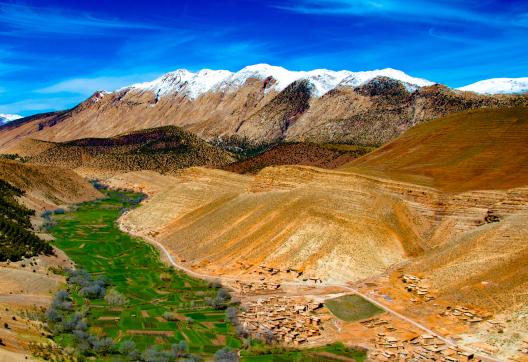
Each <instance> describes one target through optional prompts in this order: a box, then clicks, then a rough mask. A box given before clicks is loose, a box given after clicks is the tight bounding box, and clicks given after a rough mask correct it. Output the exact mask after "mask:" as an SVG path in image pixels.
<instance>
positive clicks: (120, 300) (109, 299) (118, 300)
mask: <svg viewBox="0 0 528 362" xmlns="http://www.w3.org/2000/svg"><path fill="white" fill-rule="evenodd" d="M104 298H105V301H106V303H107V304H108V305H112V306H122V305H125V304H127V303H128V299H127V298H126V297H125V296H124V295H123V294H121V293H119V292H118V291H117V290H115V289H110V290H109V291H108V292H107V293H106V295H105V297H104Z"/></svg>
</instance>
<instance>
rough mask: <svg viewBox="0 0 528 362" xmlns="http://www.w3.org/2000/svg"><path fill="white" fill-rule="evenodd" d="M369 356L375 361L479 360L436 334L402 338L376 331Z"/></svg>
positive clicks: (457, 361) (463, 361) (465, 361)
mask: <svg viewBox="0 0 528 362" xmlns="http://www.w3.org/2000/svg"><path fill="white" fill-rule="evenodd" d="M375 348H376V349H375V350H374V351H373V352H372V353H371V355H370V356H371V358H372V359H373V360H375V361H446V362H467V361H475V362H476V361H480V360H479V359H478V358H476V357H475V355H474V354H473V353H471V352H467V351H464V350H462V349H460V348H458V347H456V346H449V345H447V344H446V343H445V342H444V341H442V340H440V339H439V338H437V337H436V336H432V335H428V334H424V335H421V336H416V337H414V338H412V339H407V340H402V339H399V338H397V337H394V336H390V335H386V334H385V333H382V332H380V333H378V336H377V338H376V342H375Z"/></svg>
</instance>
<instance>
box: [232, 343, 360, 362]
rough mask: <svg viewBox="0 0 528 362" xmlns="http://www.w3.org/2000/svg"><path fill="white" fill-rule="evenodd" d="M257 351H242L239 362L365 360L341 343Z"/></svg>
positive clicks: (350, 361)
mask: <svg viewBox="0 0 528 362" xmlns="http://www.w3.org/2000/svg"><path fill="white" fill-rule="evenodd" d="M259 349H260V348H259V346H257V348H256V349H255V350H253V351H249V352H246V351H243V352H242V356H241V357H242V358H241V360H242V361H243V362H323V361H328V362H330V361H341V362H343V361H345V362H347V361H348V362H352V361H356V362H361V361H365V360H366V358H367V354H366V353H365V352H364V351H359V350H355V349H353V348H348V347H345V346H344V345H343V344H341V343H334V344H330V345H326V346H322V347H316V348H309V349H303V350H297V349H288V348H269V347H263V349H261V350H260V351H259ZM257 351H259V352H257Z"/></svg>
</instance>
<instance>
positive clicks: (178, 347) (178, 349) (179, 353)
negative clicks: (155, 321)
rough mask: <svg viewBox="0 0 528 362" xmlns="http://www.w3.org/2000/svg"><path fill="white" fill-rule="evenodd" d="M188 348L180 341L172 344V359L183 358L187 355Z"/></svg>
mask: <svg viewBox="0 0 528 362" xmlns="http://www.w3.org/2000/svg"><path fill="white" fill-rule="evenodd" d="M188 349H189V347H188V346H187V342H185V341H180V342H178V343H177V344H173V345H172V346H171V351H172V354H173V356H174V357H176V358H177V357H183V356H185V355H186V354H187V351H188Z"/></svg>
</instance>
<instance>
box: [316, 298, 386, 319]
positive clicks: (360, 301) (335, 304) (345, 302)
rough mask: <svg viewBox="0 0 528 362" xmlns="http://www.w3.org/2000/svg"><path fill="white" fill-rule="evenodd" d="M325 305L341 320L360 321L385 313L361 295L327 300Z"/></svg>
mask: <svg viewBox="0 0 528 362" xmlns="http://www.w3.org/2000/svg"><path fill="white" fill-rule="evenodd" d="M325 305H326V307H327V308H328V309H330V311H331V312H332V313H333V314H334V315H335V316H336V317H337V318H339V319H342V320H344V321H348V322H354V321H360V320H363V319H367V318H372V317H373V316H375V315H377V314H380V313H383V310H382V309H381V308H379V307H377V306H376V305H374V304H372V303H370V302H369V301H368V300H365V299H364V298H362V297H361V296H359V295H355V294H354V295H344V296H342V297H338V298H334V299H330V300H327V301H326V302H325Z"/></svg>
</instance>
